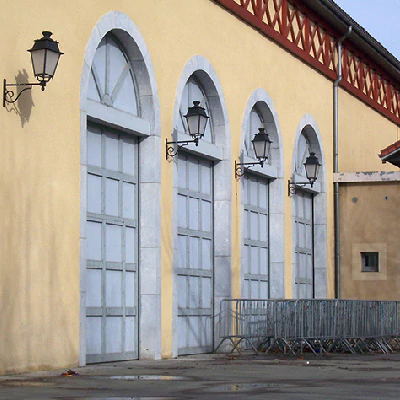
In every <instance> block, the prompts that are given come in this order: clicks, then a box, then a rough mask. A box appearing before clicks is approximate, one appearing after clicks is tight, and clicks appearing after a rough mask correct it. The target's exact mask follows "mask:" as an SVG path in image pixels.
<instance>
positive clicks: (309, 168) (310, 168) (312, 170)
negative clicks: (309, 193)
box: [288, 152, 321, 196]
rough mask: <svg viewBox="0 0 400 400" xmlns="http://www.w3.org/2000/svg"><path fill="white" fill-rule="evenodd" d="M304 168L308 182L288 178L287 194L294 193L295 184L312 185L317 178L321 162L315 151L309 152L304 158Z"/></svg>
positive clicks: (301, 185)
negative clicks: (293, 180)
mask: <svg viewBox="0 0 400 400" xmlns="http://www.w3.org/2000/svg"><path fill="white" fill-rule="evenodd" d="M303 165H304V167H305V169H306V177H307V179H308V182H292V181H291V180H290V179H289V181H288V196H290V195H292V194H294V193H295V192H296V186H300V187H303V186H306V185H310V186H311V187H313V185H314V183H315V182H316V180H317V179H318V173H319V169H320V167H321V164H320V163H319V160H318V157H317V156H316V155H315V153H312V152H311V153H310V155H309V156H308V157H307V158H306V162H305V163H304V164H303Z"/></svg>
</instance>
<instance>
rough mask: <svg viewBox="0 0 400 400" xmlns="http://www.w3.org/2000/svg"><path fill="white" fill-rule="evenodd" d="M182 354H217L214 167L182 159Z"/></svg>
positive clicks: (182, 156) (179, 286)
mask: <svg viewBox="0 0 400 400" xmlns="http://www.w3.org/2000/svg"><path fill="white" fill-rule="evenodd" d="M178 184H179V187H178V210H177V213H178V260H177V262H178V265H177V268H176V277H177V289H178V332H177V334H178V354H195V353H204V352H210V351H212V350H213V257H214V254H213V231H214V229H213V164H212V162H210V161H208V160H203V159H200V158H197V157H193V156H190V155H186V154H184V153H183V152H181V153H180V154H179V158H178Z"/></svg>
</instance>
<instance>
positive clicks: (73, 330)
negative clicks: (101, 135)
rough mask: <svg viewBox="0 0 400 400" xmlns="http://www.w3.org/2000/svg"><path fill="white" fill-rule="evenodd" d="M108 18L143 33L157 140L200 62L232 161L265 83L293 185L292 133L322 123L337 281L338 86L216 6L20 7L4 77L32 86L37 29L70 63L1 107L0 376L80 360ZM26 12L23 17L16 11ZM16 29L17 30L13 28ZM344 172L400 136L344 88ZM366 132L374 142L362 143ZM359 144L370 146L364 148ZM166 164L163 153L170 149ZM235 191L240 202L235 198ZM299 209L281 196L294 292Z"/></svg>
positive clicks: (165, 298) (166, 257) (166, 235)
mask: <svg viewBox="0 0 400 400" xmlns="http://www.w3.org/2000/svg"><path fill="white" fill-rule="evenodd" d="M111 10H119V11H122V12H123V13H125V14H126V15H128V16H129V17H130V19H131V20H132V21H133V22H134V23H135V25H136V26H137V27H138V29H139V30H140V32H141V34H142V36H143V38H144V40H145V43H146V46H147V48H148V50H149V54H150V57H151V60H152V63H153V67H154V71H155V79H156V83H157V87H158V95H159V100H160V108H161V126H162V140H161V143H162V145H164V141H165V138H167V137H168V138H169V137H170V135H171V131H172V117H173V107H174V102H175V96H176V86H177V83H178V81H179V78H180V75H181V73H182V68H183V66H184V65H185V64H186V63H187V61H188V60H189V59H190V58H191V57H193V56H194V55H196V54H200V55H202V56H204V57H205V58H207V59H208V60H209V61H210V63H211V64H212V66H213V67H214V68H215V70H216V73H217V75H218V77H219V79H220V82H221V85H222V88H223V92H224V96H225V101H226V107H227V110H228V118H229V125H230V135H231V146H232V148H231V150H232V163H233V162H234V160H235V158H237V157H238V155H239V153H240V140H241V126H242V121H243V117H244V115H243V113H244V109H245V107H246V104H247V100H248V98H249V96H250V95H251V93H252V92H253V91H254V90H255V89H257V88H264V89H265V90H266V91H267V92H268V94H269V95H270V97H271V98H272V100H273V101H274V105H275V108H276V110H277V114H278V117H279V123H280V130H281V134H282V148H283V159H284V166H285V170H284V179H285V182H286V181H287V180H288V179H289V178H290V175H291V172H292V156H293V149H294V145H295V143H294V139H295V133H296V129H297V127H298V124H299V122H300V120H301V118H302V117H303V116H304V115H305V114H307V113H308V114H311V115H312V116H313V118H314V119H315V120H316V121H317V123H318V127H319V130H320V133H321V136H322V148H323V151H324V155H325V161H326V169H327V174H326V180H327V221H328V227H327V228H328V237H327V242H328V255H327V264H328V272H329V281H328V295H329V296H330V297H332V296H333V295H334V286H333V276H334V275H333V273H334V272H333V245H332V244H333V223H332V218H333V203H332V185H331V184H330V182H332V169H331V166H332V120H333V117H332V86H333V84H332V82H330V81H329V80H328V79H326V78H325V77H324V76H322V75H321V74H319V73H317V72H316V71H315V70H313V69H311V68H310V67H309V66H307V65H306V64H304V63H302V62H301V61H300V60H299V59H297V58H295V57H293V56H292V55H290V54H289V53H288V52H287V51H285V50H284V49H282V48H280V47H278V46H277V45H276V44H274V43H273V42H271V41H270V40H268V39H266V38H265V37H263V36H262V35H260V34H259V33H258V32H256V31H255V30H253V29H252V28H250V27H249V26H247V25H246V24H244V23H242V22H241V21H239V20H238V19H236V18H235V17H234V16H232V15H231V14H229V13H228V12H226V11H225V10H224V9H222V8H221V7H219V6H217V5H216V4H214V3H213V2H212V1H209V0H140V1H134V2H133V1H131V0H125V1H124V0H114V1H112V2H110V1H109V0H96V1H94V0H85V1H84V2H82V1H77V0H71V1H69V2H65V1H59V0H57V1H55V2H54V3H53V4H52V6H51V7H48V8H41V9H40V12H39V11H38V8H37V5H36V4H34V3H32V2H29V1H25V0H14V1H12V2H7V4H6V5H4V6H3V12H2V13H1V15H0V33H1V37H3V38H7V40H3V41H2V43H1V45H0V47H1V53H2V54H3V59H2V63H1V64H0V74H1V75H0V76H1V77H2V78H6V79H7V80H8V82H10V83H11V82H14V81H15V79H14V77H16V76H18V74H19V73H22V74H23V75H24V76H26V75H27V76H28V80H29V81H33V78H32V72H31V65H30V59H29V54H28V53H27V52H26V49H28V48H30V47H31V46H32V43H33V39H36V38H39V37H40V33H41V31H42V30H51V31H53V32H54V39H56V40H58V41H59V42H60V49H61V51H63V52H64V53H65V55H63V56H62V58H61V60H60V64H59V68H58V70H57V73H56V76H55V79H54V81H52V82H50V83H49V85H48V87H47V89H46V91H45V92H44V93H42V92H41V91H40V90H39V88H37V87H36V88H35V87H34V88H33V89H32V92H31V93H28V94H26V93H25V94H24V95H23V96H22V97H21V100H20V101H19V102H18V104H17V108H16V109H14V108H13V107H12V106H7V108H3V109H2V110H1V111H0V112H1V117H0V121H1V123H0V126H1V129H0V134H1V137H2V139H1V146H0V149H1V150H0V151H1V157H0V171H1V179H0V185H1V197H0V227H1V231H2V232H3V240H2V241H1V245H0V249H1V250H0V260H1V264H0V276H1V280H0V296H1V310H2V318H1V320H2V323H1V330H0V355H1V357H0V373H4V371H21V370H25V369H42V368H59V367H67V366H70V365H75V364H77V362H78V361H77V360H78V352H79V323H80V321H79V307H80V305H79V287H80V286H79V285H80V275H79V274H80V267H79V265H80V264H79V257H80V245H79V218H80V169H79V163H80V116H79V106H80V105H79V101H80V97H79V95H80V80H81V72H82V63H83V58H84V54H85V48H86V45H87V42H88V40H89V38H90V35H91V33H92V30H93V28H94V27H95V25H96V23H97V22H98V21H99V20H100V18H101V17H102V16H103V15H105V14H106V13H107V12H109V11H111ZM21 11H23V12H21ZM16 32H17V33H16ZM339 109H340V130H341V137H340V155H341V159H340V169H341V170H342V171H359V170H379V169H390V166H387V167H381V164H380V161H379V160H378V158H377V156H376V154H377V153H378V152H379V150H380V149H381V148H384V147H386V146H387V145H388V144H390V143H392V142H393V141H395V140H396V135H397V134H398V133H397V132H398V131H397V128H396V127H395V126H394V125H393V124H392V123H391V122H390V121H388V120H387V119H385V118H383V117H382V116H381V115H380V114H378V113H376V112H375V111H373V110H372V109H371V108H369V107H366V106H364V105H363V104H362V103H361V102H359V101H358V100H357V99H355V98H354V97H353V96H350V95H349V94H347V93H345V92H344V91H342V90H341V91H340V108H339ZM367 136H368V147H367V146H363V144H365V137H367ZM360 149H362V150H360ZM161 154H162V157H163V156H164V152H163V151H161ZM161 177H162V225H161V232H162V249H161V251H162V294H161V305H162V355H163V356H164V357H170V356H171V346H172V304H171V303H172V250H171V247H172V236H171V232H172V212H173V208H172V204H173V201H172V165H171V164H170V163H168V162H165V160H164V158H163V159H162V160H161ZM231 179H232V219H233V220H234V221H235V223H232V228H233V231H232V266H233V282H232V294H233V296H239V295H240V273H239V264H240V262H239V260H240V229H241V226H240V185H239V184H238V182H237V181H236V180H235V177H234V174H233V173H232V177H231ZM236 191H237V192H238V201H234V200H233V199H234V196H235V193H236ZM291 207H292V202H291V199H290V198H289V197H287V196H286V195H285V204H284V212H285V216H286V218H285V276H286V277H285V289H286V296H287V297H291V296H292V268H291V265H292V246H293V243H292V239H291V238H292V219H291V214H292V209H291Z"/></svg>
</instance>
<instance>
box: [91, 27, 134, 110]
mask: <svg viewBox="0 0 400 400" xmlns="http://www.w3.org/2000/svg"><path fill="white" fill-rule="evenodd" d="M124 53H125V52H124V51H123V47H122V45H121V44H120V43H119V41H118V39H117V38H116V37H115V36H113V35H112V34H111V33H109V34H108V35H106V36H105V37H104V38H103V40H102V41H101V43H100V45H99V47H98V48H97V50H96V55H95V56H94V60H93V64H92V68H91V74H90V80H89V90H88V98H89V99H90V100H94V101H96V102H98V103H101V104H104V105H106V106H108V107H113V108H116V109H119V110H121V111H125V112H128V113H130V114H133V115H136V116H139V114H140V110H139V107H138V101H137V90H136V85H135V78H134V74H133V70H132V67H131V64H130V63H129V61H128V59H127V57H126V55H125V54H124Z"/></svg>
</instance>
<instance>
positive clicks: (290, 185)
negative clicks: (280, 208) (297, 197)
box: [288, 179, 314, 197]
mask: <svg viewBox="0 0 400 400" xmlns="http://www.w3.org/2000/svg"><path fill="white" fill-rule="evenodd" d="M307 185H310V186H311V187H313V186H314V182H311V181H309V182H292V181H291V180H290V179H289V180H288V196H289V197H290V196H292V195H294V194H295V193H296V187H300V188H302V187H304V186H307Z"/></svg>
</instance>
